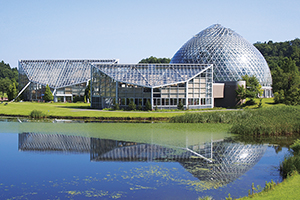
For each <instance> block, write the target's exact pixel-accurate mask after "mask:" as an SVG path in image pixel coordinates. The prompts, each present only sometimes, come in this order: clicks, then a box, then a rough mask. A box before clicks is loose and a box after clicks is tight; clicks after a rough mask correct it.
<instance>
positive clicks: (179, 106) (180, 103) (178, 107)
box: [177, 101, 184, 110]
mask: <svg viewBox="0 0 300 200" xmlns="http://www.w3.org/2000/svg"><path fill="white" fill-rule="evenodd" d="M177 109H178V110H183V109H184V107H183V104H182V102H181V101H179V102H178V105H177Z"/></svg>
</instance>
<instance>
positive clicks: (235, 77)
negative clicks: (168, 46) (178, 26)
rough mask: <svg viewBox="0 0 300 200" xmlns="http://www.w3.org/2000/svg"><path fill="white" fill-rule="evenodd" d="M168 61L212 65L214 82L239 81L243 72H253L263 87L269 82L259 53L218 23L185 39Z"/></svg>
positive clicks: (247, 73)
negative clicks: (187, 39)
mask: <svg viewBox="0 0 300 200" xmlns="http://www.w3.org/2000/svg"><path fill="white" fill-rule="evenodd" d="M171 63H199V64H213V65H214V82H225V81H239V80H241V78H242V76H243V75H249V76H253V75H254V76H256V77H257V78H258V80H259V82H260V84H261V85H262V86H268V87H270V86H271V85H272V77H271V73H270V69H269V67H268V64H267V62H266V60H265V59H264V57H263V56H262V54H261V53H260V52H259V51H258V50H257V49H256V48H255V47H254V46H253V45H252V44H251V43H249V42H248V41H246V40H245V39H244V38H243V37H242V36H240V35H239V34H237V33H236V32H234V31H233V30H231V29H229V28H225V27H223V26H221V25H219V24H215V25H212V26H210V27H208V28H207V29H205V30H203V31H201V32H200V33H198V34H197V35H195V36H194V37H193V38H191V39H190V40H189V41H187V42H186V43H185V44H184V45H183V46H182V47H181V48H180V49H179V50H178V51H177V52H176V53H175V55H174V57H173V58H172V60H171Z"/></svg>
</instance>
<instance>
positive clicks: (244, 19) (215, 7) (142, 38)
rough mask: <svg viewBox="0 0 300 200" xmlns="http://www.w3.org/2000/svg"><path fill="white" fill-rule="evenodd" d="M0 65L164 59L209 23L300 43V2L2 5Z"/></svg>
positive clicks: (128, 0) (129, 0)
mask: <svg viewBox="0 0 300 200" xmlns="http://www.w3.org/2000/svg"><path fill="white" fill-rule="evenodd" d="M0 8H1V11H0V27H1V30H0V61H1V60H4V62H6V63H9V64H10V66H11V67H17V65H18V60H21V59H24V60H25V59H102V58H118V59H120V63H137V62H138V61H140V60H141V59H143V58H147V57H149V56H156V57H169V58H171V57H172V56H173V55H174V54H175V52H176V51H177V50H178V49H179V48H180V47H181V46H182V45H183V44H184V43H185V42H186V41H188V40H189V39H190V38H191V37H192V36H193V35H195V34H197V33H199V32H200V31H202V30H203V29H205V28H207V27H209V26H210V25H212V24H216V23H219V24H221V25H223V26H225V27H227V28H231V29H232V30H234V31H236V32H237V33H238V34H240V35H242V36H243V37H244V38H245V39H246V40H248V41H249V42H251V43H255V42H257V41H260V42H264V41H269V40H272V41H274V42H282V41H287V40H293V39H295V38H299V37H300V1H299V0H288V1H286V0H282V1H281V0H226V1H224V0H223V1H222V0H220V1H216V0H205V1H203V0H185V1H183V0H182V1H176V0H170V1H169V0H152V1H143V0H139V1H138V0H107V1H104V0H103V1H102V0H86V1H83V0H82V1H77V0H39V1H38V0H36V1H33V0H0Z"/></svg>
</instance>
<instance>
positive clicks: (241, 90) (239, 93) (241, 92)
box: [235, 85, 247, 102]
mask: <svg viewBox="0 0 300 200" xmlns="http://www.w3.org/2000/svg"><path fill="white" fill-rule="evenodd" d="M235 92H236V98H237V101H238V102H242V101H243V100H244V99H246V97H247V95H246V89H245V87H244V86H241V85H238V89H237V90H236V91H235Z"/></svg>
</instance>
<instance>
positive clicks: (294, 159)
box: [280, 155, 300, 178]
mask: <svg viewBox="0 0 300 200" xmlns="http://www.w3.org/2000/svg"><path fill="white" fill-rule="evenodd" d="M294 171H297V172H298V173H299V172H300V156H299V155H294V156H289V157H286V158H284V161H282V163H281V165H280V174H281V176H282V177H283V178H286V177H288V176H289V175H290V174H291V173H293V172H294Z"/></svg>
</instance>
